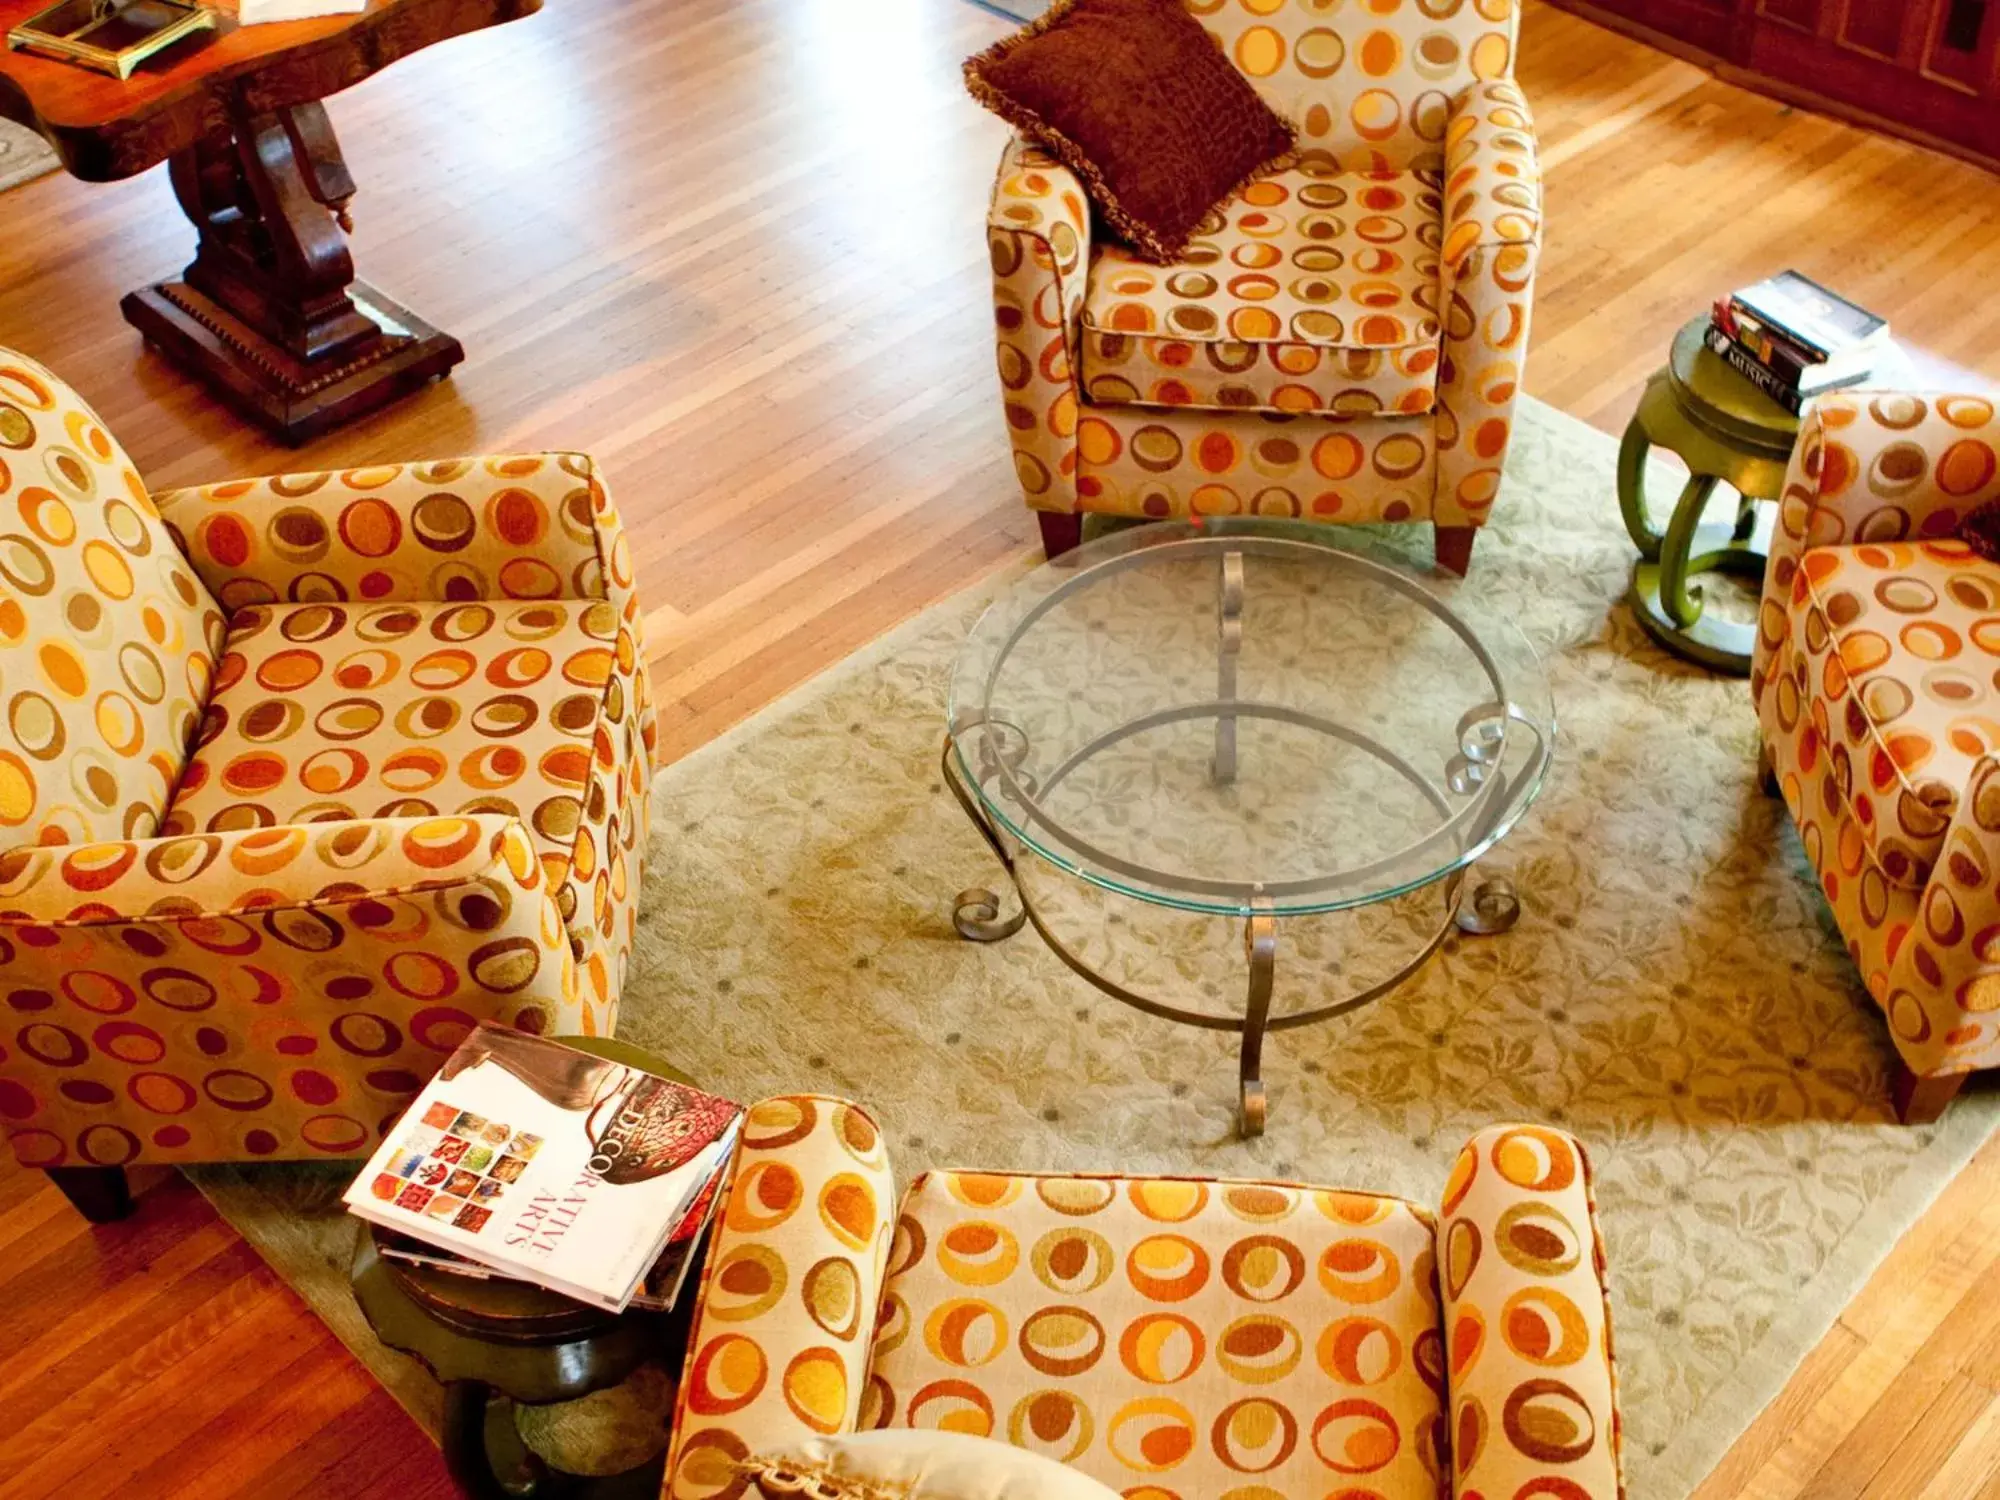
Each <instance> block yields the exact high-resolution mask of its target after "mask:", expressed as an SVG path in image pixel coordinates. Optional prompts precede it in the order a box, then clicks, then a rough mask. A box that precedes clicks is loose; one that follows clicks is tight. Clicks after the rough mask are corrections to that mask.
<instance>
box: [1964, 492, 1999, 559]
mask: <svg viewBox="0 0 2000 1500" xmlns="http://www.w3.org/2000/svg"><path fill="white" fill-rule="evenodd" d="M1958 539H1959V540H1960V541H1961V542H1964V543H1965V544H1966V546H1968V547H1970V548H1971V549H1972V550H1973V551H1974V552H1976V553H1978V554H1979V555H1980V556H1981V557H1983V558H1985V559H1986V560H1987V561H1988V562H2000V500H1988V501H1987V502H1986V503H1985V504H1984V505H1981V506H1978V507H1975V508H1974V509H1973V510H1972V511H1970V512H1969V513H1968V514H1967V515H1966V517H1965V519H1964V520H1963V521H1960V522H1959V523H1958Z"/></svg>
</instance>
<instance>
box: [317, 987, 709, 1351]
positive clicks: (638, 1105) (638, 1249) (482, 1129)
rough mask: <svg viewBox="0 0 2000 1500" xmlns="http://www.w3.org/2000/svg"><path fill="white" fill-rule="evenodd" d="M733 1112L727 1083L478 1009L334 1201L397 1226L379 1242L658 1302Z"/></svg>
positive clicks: (682, 1272)
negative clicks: (662, 1070)
mask: <svg viewBox="0 0 2000 1500" xmlns="http://www.w3.org/2000/svg"><path fill="white" fill-rule="evenodd" d="M742 1122H743V1111H742V1109H741V1108H740V1107H739V1106H737V1105H735V1104H731V1103H730V1102H729V1101H728V1100H726V1099H718V1098H716V1097H715V1096H714V1095H712V1094H704V1093H702V1092H701V1091H700V1090H699V1089H691V1088H688V1087H687V1086H685V1085H684V1084H679V1083H674V1082H672V1081H670V1080H668V1079H665V1078H662V1077H660V1076H659V1075H657V1074H654V1073H648V1072H646V1071H644V1070H643V1069H640V1068H633V1067H627V1066H626V1065H625V1064H623V1063H616V1062H610V1061H607V1060H605V1059H604V1058H600V1057H593V1056H592V1055H591V1054H589V1053H587V1052H580V1051H578V1050H577V1049H576V1048H574V1047H565V1046H563V1045H562V1044H561V1043H560V1042H552V1041H548V1040H547V1039H545V1038H543V1037H537V1036H529V1035H527V1034H526V1033H524V1032H519V1031H513V1030H510V1029H508V1028H506V1027H501V1026H494V1025H491V1024H481V1025H480V1026H479V1027H477V1028H476V1029H475V1030H474V1031H473V1032H472V1034H471V1035H470V1036H468V1037H467V1038H466V1039H465V1041H464V1042H462V1043H461V1044H460V1045H459V1048H458V1050H457V1051H456V1052H454V1053H452V1055H451V1057H450V1059H449V1060H447V1061H446V1063H445V1065H444V1067H443V1068H442V1069H441V1070H440V1071H439V1072H438V1075H437V1077H435V1078H434V1079H432V1080H431V1082H430V1083H429V1084H428V1085H427V1086H426V1087H425V1088H424V1091H423V1092H422V1093H421V1094H419V1095H418V1096H417V1099H416V1102H415V1103H414V1104H412V1105H411V1106H410V1108H409V1111H408V1112H407V1113H406V1114H405V1115H404V1116H403V1118H402V1120H401V1121H400V1122H398V1124H397V1125H396V1127H395V1128H394V1129H393V1130H391V1131H390V1133H389V1136H388V1139H387V1140H386V1141H385V1142H384V1143H383V1145H382V1148H381V1149H380V1150H379V1151H377V1152H376V1153H375V1155H374V1156H372V1157H371V1158H369V1161H368V1165H367V1166H366V1167H364V1168H363V1169H362V1172H361V1175H360V1176H359V1177H357V1178H355V1180H354V1184H353V1186H352V1187H350V1188H349V1189H348V1190H347V1195H346V1197H345V1199H344V1200H343V1201H345V1203H346V1204H347V1207H348V1209H349V1210H350V1211H351V1212H353V1213H355V1214H357V1215H359V1216H360V1217H361V1218H364V1219H366V1220H368V1221H369V1222H370V1223H371V1224H376V1225H380V1226H381V1227H383V1228H385V1229H389V1230H393V1231H394V1232H395V1233H394V1235H393V1236H392V1237H389V1238H388V1239H387V1240H386V1241H385V1243H384V1245H383V1252H382V1253H383V1254H385V1255H390V1256H394V1257H397V1258H399V1259H402V1260H405V1261H410V1262H414V1263H417V1264H421V1265H427V1266H433V1267H437V1268H440V1269H443V1270H448V1271H455V1272H458V1273H459V1274H462V1275H468V1276H482V1277H485V1276H504V1277H510V1278H512V1279H515V1280H519V1281H529V1282H533V1283H535V1284H536V1285H539V1286H543V1287H547V1288H548V1289H549V1290H551V1291H555V1292H561V1293H562V1294H564V1295H565V1296H569V1297H574V1298H576V1299H578V1300H579V1301H582V1302H588V1303H590V1304H592V1305H593V1306H597V1307H604V1308H609V1309H611V1310H612V1311H614V1312H623V1311H624V1310H625V1309H626V1308H627V1307H630V1306H638V1307H644V1308H651V1309H656V1310H659V1309H665V1308H669V1307H672V1306H673V1304H674V1301H675V1299H676V1298H677V1297H678V1296H679V1293H680V1289H681V1286H682V1284H683V1282H684V1281H685V1280H686V1277H687V1271H688V1267H689V1265H690V1264H691V1263H692V1262H693V1261H694V1259H695V1251H696V1249H697V1248H698V1247H699V1245H700V1243H701V1240H702V1236H703V1233H704V1232H705V1231H706V1229H707V1228H708V1222H709V1220H710V1218H711V1217H712V1216H713V1215H714V1213H715V1204H716V1199H717V1197H718V1196H719V1194H718V1192H717V1187H718V1184H719V1182H720V1180H721V1178H722V1175H723V1173H724V1172H725V1171H726V1170H727V1168H728V1165H729V1161H730V1158H731V1156H732V1154H733V1152H734V1150H735V1146H736V1135H737V1132H738V1130H739V1129H740V1128H741V1126H742Z"/></svg>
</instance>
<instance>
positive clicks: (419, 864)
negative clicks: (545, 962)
mask: <svg viewBox="0 0 2000 1500" xmlns="http://www.w3.org/2000/svg"><path fill="white" fill-rule="evenodd" d="M475 882H480V883H495V884H499V885H503V886H505V887H507V888H508V889H510V890H511V891H516V892H520V893H524V894H528V893H534V892H536V891H538V890H539V889H540V888H541V886H542V864H541V861H540V860H539V859H537V858H536V856H535V846H534V843H533V841H532V839H531V837H530V835H529V833H528V830H527V829H526V828H524V827H522V825H521V823H520V822H519V821H518V820H517V819H515V818H512V817H507V816H503V815H501V814H498V813H481V814H478V815H476V816H471V817H444V818H378V819H368V820H362V821H356V822H349V823H305V824H293V825H286V826H280V827H276V828H251V829H243V830H238V831H233V832H229V833H190V834H181V835H176V836H173V837H168V838H157V839H130V840H125V841H121V842H117V843H104V844H60V845H47V844H31V845H25V846H23V847H20V848H16V849H10V850H8V851H7V852H6V853H5V854H0V925H4V926H20V925H33V926H39V927H78V926H85V925H89V924H92V923H100V922H186V921H191V920H199V919H202V918H207V917H220V916H226V915H229V914H231V913H261V912H270V911H275V910H279V909H292V910H297V909H302V908H309V907H315V906H331V905H340V904H347V903H352V902H356V901H364V900H381V899H386V898H388V897H392V896H407V895H411V894H414V893H417V892H423V891H438V890H445V889H447V888H450V887H453V886H461V885H468V884H472V883H475Z"/></svg>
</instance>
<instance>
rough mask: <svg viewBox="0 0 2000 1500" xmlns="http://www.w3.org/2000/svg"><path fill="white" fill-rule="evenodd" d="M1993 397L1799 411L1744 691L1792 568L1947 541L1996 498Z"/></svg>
mask: <svg viewBox="0 0 2000 1500" xmlns="http://www.w3.org/2000/svg"><path fill="white" fill-rule="evenodd" d="M1996 404H2000V397H1995V396H1992V395H1951V394H1936V393H1931V392H1924V393H1916V392H1908V391H1864V390H1851V391H1838V392H1834V393H1833V394H1830V395H1825V396H1821V397H1819V398H1818V399H1817V400H1815V401H1813V402H1812V403H1811V404H1810V405H1809V406H1807V408H1806V412H1805V417H1804V419H1803V420H1802V421H1801V422H1800V424H1799V436H1798V441H1797V442H1796V443H1795V444H1794V445H1793V447H1792V458H1791V463H1790V464H1789V465H1788V466H1787V468H1786V470H1785V486H1784V489H1783V491H1782V492H1781V493H1780V495H1779V498H1778V521H1777V525H1776V526H1775V527H1774V528H1773V529H1772V532H1771V556H1770V561H1769V562H1768V563H1767V564H1766V565H1765V570H1764V592H1763V598H1762V601H1761V603H1760V604H1759V605H1758V610H1757V641H1756V647H1755V650H1754V652H1753V654H1752V660H1751V669H1750V690H1751V693H1752V695H1753V696H1755V697H1761V696H1762V695H1763V689H1764V682H1765V679H1766V677H1767V675H1768V672H1769V668H1770V663H1771V657H1772V655H1773V654H1774V653H1775V652H1776V651H1777V649H1778V646H1779V644H1780V643H1781V642H1782V641H1783V640H1784V638H1785V630H1786V625H1785V613H1786V607H1787V603H1788V601H1789V600H1790V599H1791V597H1792V594H1793V591H1794V590H1796V589H1800V588H1803V587H1804V584H1803V583H1802V582H1801V580H1800V579H1799V576H1798V568H1799V559H1800V558H1802V557H1803V556H1804V555H1805V554H1806V552H1807V551H1808V550H1809V549H1810V548H1813V547H1834V546H1840V545H1842V544H1845V543H1852V542H1893V541H1900V540H1903V539H1905V538H1913V539H1919V540H1923V539H1930V538H1935V537H1941V536H1954V535H1956V534H1957V532H1958V524H1959V522H1960V521H1961V520H1963V519H1964V517H1965V515H1966V513H1967V512H1968V511H1970V510H1972V509H1974V508H1975V507H1977V506H1979V505H1981V504H1983V503H1984V502H1985V501H1987V500H1990V499H1993V498H1994V497H1995V496H2000V472H1996V470H2000V417H1996V415H1995V409H1996Z"/></svg>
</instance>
